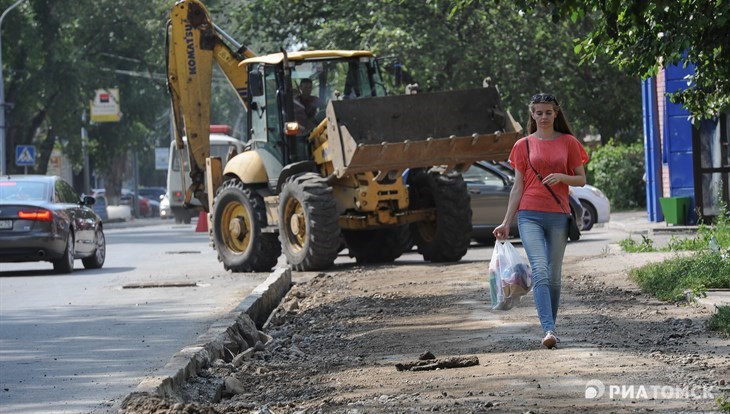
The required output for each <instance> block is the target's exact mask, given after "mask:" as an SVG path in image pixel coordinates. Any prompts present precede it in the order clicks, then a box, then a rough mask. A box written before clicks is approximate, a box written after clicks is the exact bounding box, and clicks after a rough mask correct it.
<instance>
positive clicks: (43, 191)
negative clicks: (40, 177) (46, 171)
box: [0, 180, 48, 202]
mask: <svg viewBox="0 0 730 414" xmlns="http://www.w3.org/2000/svg"><path fill="white" fill-rule="evenodd" d="M47 194H48V184H47V183H44V182H40V181H25V180H23V181H1V182H0V201H6V202H15V201H44V200H46V199H47Z"/></svg>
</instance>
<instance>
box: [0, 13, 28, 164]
mask: <svg viewBox="0 0 730 414" xmlns="http://www.w3.org/2000/svg"><path fill="white" fill-rule="evenodd" d="M24 1H25V0H18V1H16V2H15V3H13V5H12V6H10V7H8V8H7V9H5V11H4V12H3V14H2V16H0V174H5V173H6V169H5V159H6V158H7V156H8V155H7V154H8V153H7V151H6V148H5V147H6V146H5V130H6V128H5V78H4V77H3V42H2V27H3V20H5V16H7V15H8V13H9V12H10V11H11V10H13V9H14V8H16V7H18V5H20V3H22V2H24Z"/></svg>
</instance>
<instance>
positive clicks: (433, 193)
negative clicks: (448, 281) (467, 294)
mask: <svg viewBox="0 0 730 414" xmlns="http://www.w3.org/2000/svg"><path fill="white" fill-rule="evenodd" d="M408 181H409V191H410V193H409V194H410V199H411V207H410V208H412V209H421V208H436V221H435V222H434V221H422V222H417V223H413V224H412V225H411V235H412V237H413V241H414V242H415V244H416V246H418V253H420V254H421V255H422V256H423V259H424V260H428V261H431V262H455V261H458V260H461V258H462V257H464V255H465V254H466V252H467V250H468V249H469V244H470V242H471V230H472V227H471V214H472V212H471V205H470V202H471V198H470V196H469V193H468V191H467V189H466V183H464V179H463V178H462V177H461V174H449V175H445V174H439V173H437V172H426V171H424V170H412V171H411V172H410V174H409V177H408Z"/></svg>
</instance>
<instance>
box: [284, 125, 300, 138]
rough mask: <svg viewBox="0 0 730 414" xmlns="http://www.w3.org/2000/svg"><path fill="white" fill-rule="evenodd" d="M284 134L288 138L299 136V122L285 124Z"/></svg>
mask: <svg viewBox="0 0 730 414" xmlns="http://www.w3.org/2000/svg"><path fill="white" fill-rule="evenodd" d="M284 133H285V134H286V135H287V136H288V137H293V136H296V135H297V134H299V122H287V123H286V124H284Z"/></svg>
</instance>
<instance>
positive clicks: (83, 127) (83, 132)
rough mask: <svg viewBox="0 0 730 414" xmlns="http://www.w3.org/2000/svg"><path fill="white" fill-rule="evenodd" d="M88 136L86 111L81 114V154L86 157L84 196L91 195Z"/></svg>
mask: <svg viewBox="0 0 730 414" xmlns="http://www.w3.org/2000/svg"><path fill="white" fill-rule="evenodd" d="M88 141H89V139H88V137H87V136H86V109H84V111H83V112H81V153H82V155H83V157H84V194H91V188H90V184H89V145H88Z"/></svg>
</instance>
